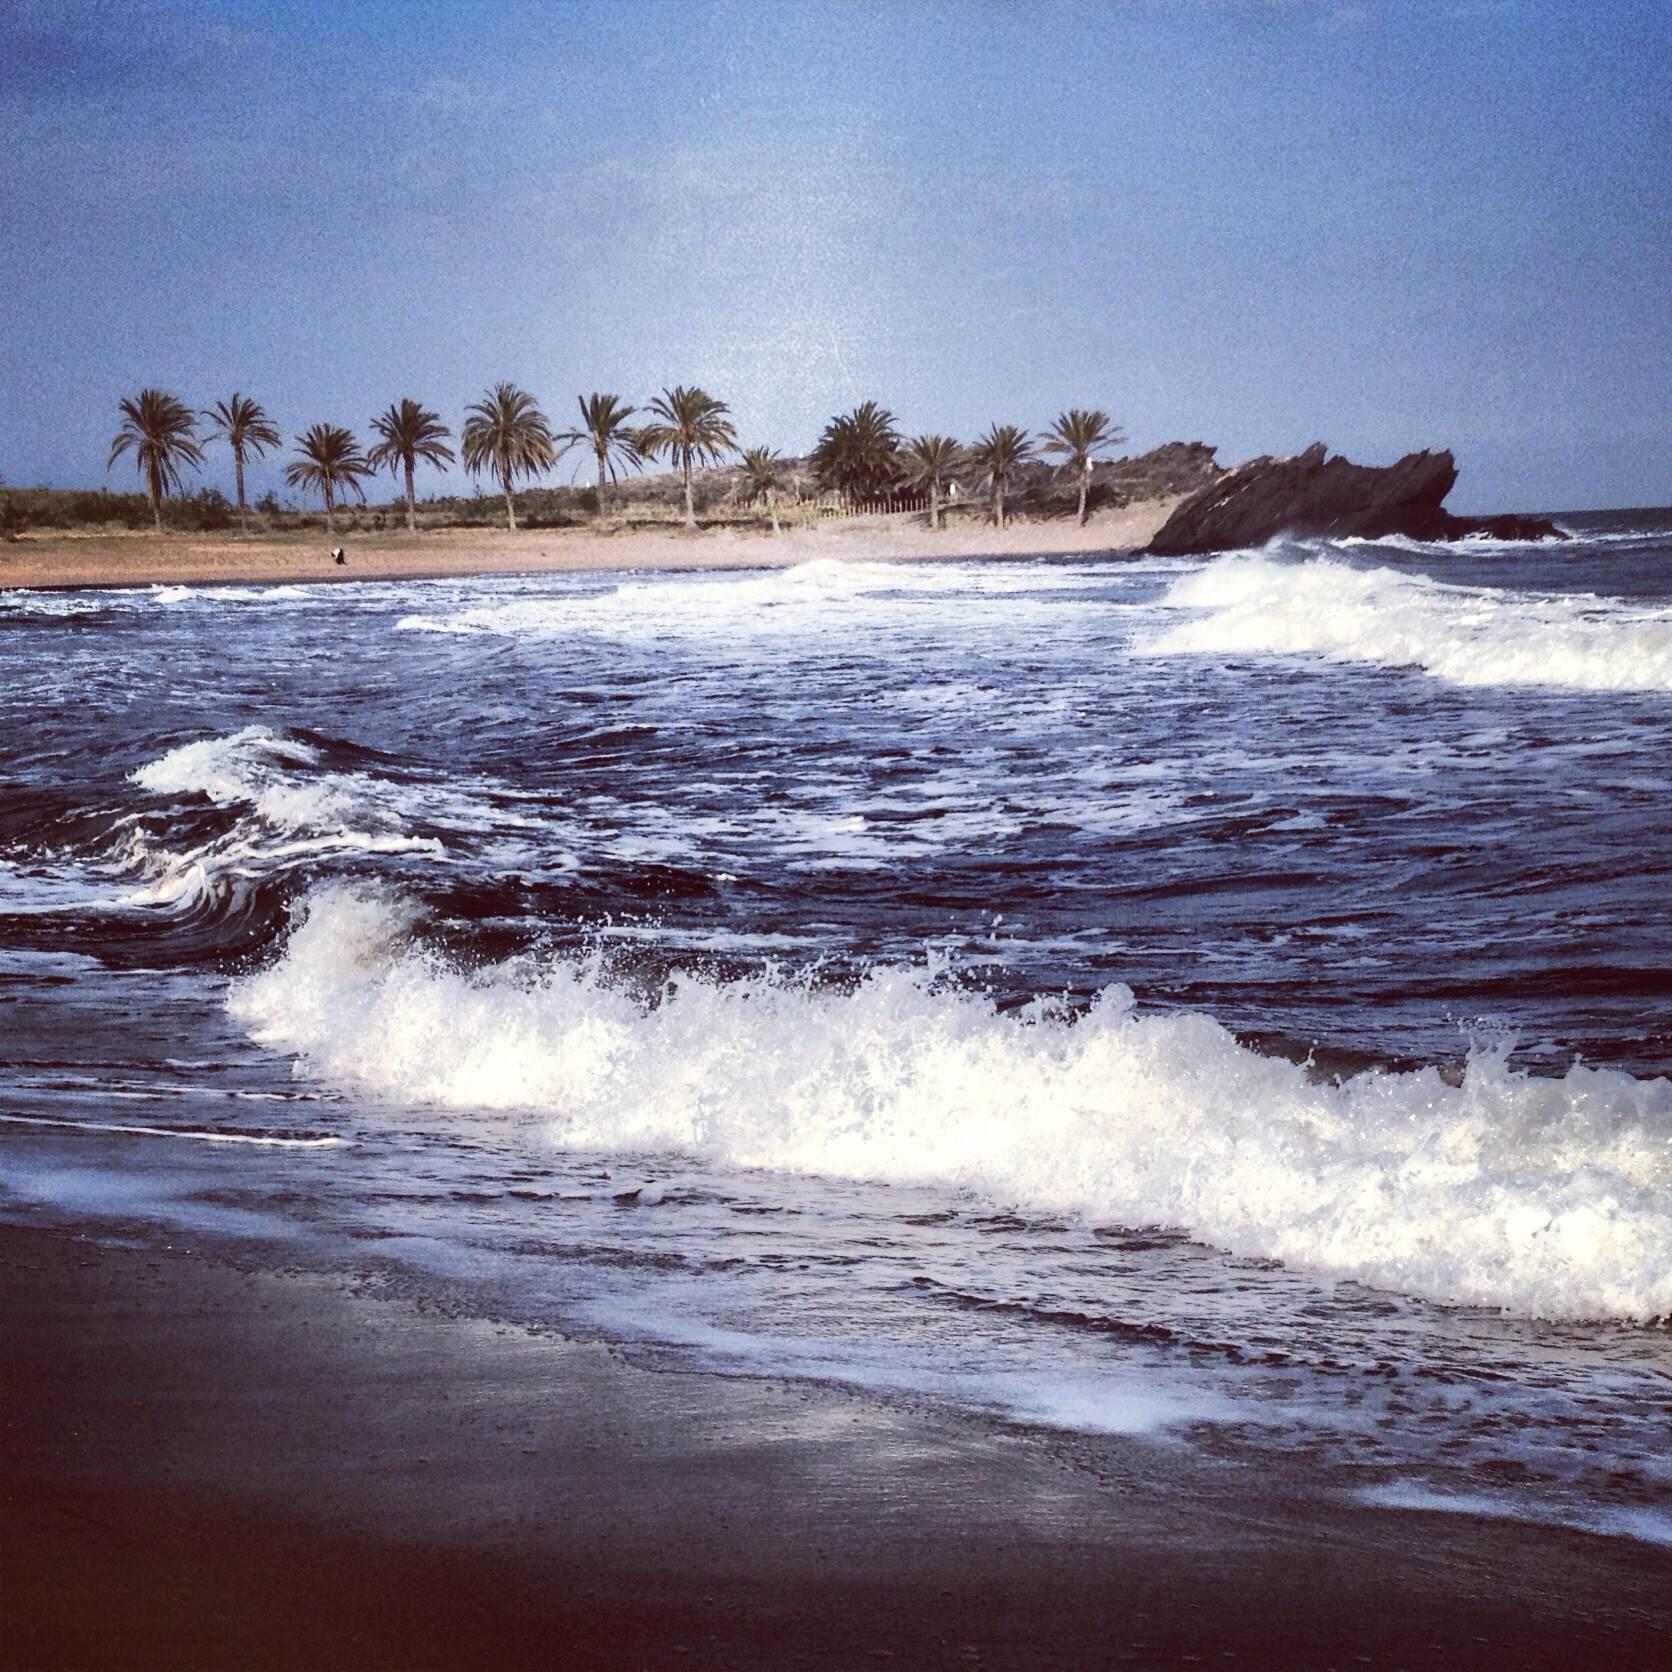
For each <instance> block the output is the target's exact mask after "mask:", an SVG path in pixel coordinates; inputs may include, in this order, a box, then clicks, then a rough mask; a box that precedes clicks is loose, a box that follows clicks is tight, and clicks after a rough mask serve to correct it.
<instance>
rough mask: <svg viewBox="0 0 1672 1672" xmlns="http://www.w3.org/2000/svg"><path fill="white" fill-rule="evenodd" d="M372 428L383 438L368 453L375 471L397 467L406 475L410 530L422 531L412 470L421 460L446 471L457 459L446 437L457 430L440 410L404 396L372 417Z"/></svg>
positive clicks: (392, 473)
mask: <svg viewBox="0 0 1672 1672" xmlns="http://www.w3.org/2000/svg"><path fill="white" fill-rule="evenodd" d="M372 428H373V429H374V430H376V431H377V433H378V434H379V435H380V436H381V437H382V438H383V439H382V440H381V441H379V442H378V444H377V445H376V446H375V447H374V448H372V450H371V451H370V452H369V453H368V454H367V455H366V460H367V462H368V463H369V464H370V465H371V467H372V469H373V470H387V471H388V472H389V474H390V475H391V476H393V475H394V474H395V472H396V471H397V470H401V471H403V472H404V473H405V475H406V531H407V533H408V534H416V533H417V532H418V501H417V497H416V496H415V495H414V493H413V491H412V472H413V468H414V467H415V466H416V464H417V462H418V460H419V459H422V460H424V462H425V463H426V464H433V465H435V466H436V467H437V468H439V469H441V470H445V469H446V468H447V467H448V465H450V464H451V463H452V462H453V449H452V448H451V447H449V446H448V445H447V443H446V441H445V440H444V439H443V437H445V436H449V435H451V434H452V433H453V432H452V431H451V430H450V429H448V428H447V426H446V425H445V424H443V423H442V421H441V414H440V413H439V412H431V411H430V409H429V408H428V407H427V406H420V405H419V404H418V403H417V402H416V401H413V400H407V399H406V398H404V397H403V398H402V400H401V404H400V405H399V406H394V405H391V406H390V407H389V408H388V410H387V411H385V412H382V413H380V414H379V415H378V416H377V417H376V418H374V419H372Z"/></svg>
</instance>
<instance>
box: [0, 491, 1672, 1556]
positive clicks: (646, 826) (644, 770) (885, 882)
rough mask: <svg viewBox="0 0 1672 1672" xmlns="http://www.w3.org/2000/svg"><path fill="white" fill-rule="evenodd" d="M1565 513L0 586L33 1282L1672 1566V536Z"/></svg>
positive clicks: (1661, 527)
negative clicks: (1568, 1542) (604, 1363)
mask: <svg viewBox="0 0 1672 1672" xmlns="http://www.w3.org/2000/svg"><path fill="white" fill-rule="evenodd" d="M1558 520H1559V521H1560V522H1561V524H1562V525H1563V526H1564V527H1565V528H1567V529H1568V530H1569V532H1570V533H1571V534H1572V536H1573V538H1572V539H1570V540H1566V541H1560V542H1556V541H1548V542H1542V543H1537V544H1509V543H1503V542H1495V541H1491V540H1485V539H1474V540H1468V541H1464V542H1462V543H1460V544H1456V545H1450V546H1425V545H1420V544H1414V543H1409V542H1400V541H1379V542H1365V541H1351V540H1349V541H1343V542H1339V543H1330V542H1321V541H1314V542H1294V541H1288V542H1277V543H1274V544H1273V545H1271V546H1269V547H1267V548H1265V549H1261V550H1249V551H1241V552H1232V553H1227V554H1223V555H1220V556H1216V557H1212V558H1203V559H1165V560H1163V559H1155V558H1149V557H1144V556H1131V555H1121V554H1115V553H1105V554H1095V555H1091V556H1084V555H1081V556H1065V557H1033V558H1016V559H989V560H979V561H975V560H972V561H934V562H928V561H902V562H864V561H844V560H834V559H820V560H817V561H810V562H804V563H801V564H799V565H797V566H794V567H787V568H762V569H758V570H736V571H732V570H714V571H701V572H696V571H686V572H677V573H666V572H664V573H656V572H631V573H621V574H610V575H602V574H565V575H529V576H495V577H491V578H478V579H468V580H437V581H428V582H424V581H402V582H399V583H376V582H360V583H355V584H350V585H336V584H328V583H324V582H321V583H319V584H305V585H283V586H238V587H227V586H193V587H178V586H164V587H129V588H112V589H108V590H84V591H63V592H45V591H39V592H31V591H23V590H10V591H5V592H0V740H3V742H4V749H5V757H4V761H5V764H4V778H3V785H4V788H3V796H0V1221H4V1222H7V1223H11V1224H19V1225H33V1226H49V1227H54V1228H56V1229H58V1230H60V1231H63V1232H68V1233H73V1234H76V1235H79V1236H82V1237H85V1238H88V1239H91V1240H92V1241H93V1242H95V1243H102V1244H108V1245H111V1246H118V1247H131V1248H141V1249H162V1248H169V1249H173V1250H175V1251H177V1252H178V1251H182V1250H190V1251H192V1252H193V1253H196V1254H201V1255H203V1256H205V1257H210V1258H224V1259H234V1260H238V1261H241V1262H246V1263H254V1264H256V1265H258V1266H263V1267H270V1268H273V1269H276V1270H277V1269H284V1270H293V1269H303V1270H313V1271H320V1272H326V1273H337V1274H343V1275H344V1276H346V1277H348V1278H349V1279H351V1280H352V1281H353V1282H355V1283H357V1284H359V1285H361V1286H362V1287H364V1288H366V1289H367V1290H369V1291H371V1292H373V1293H378V1294H387V1295H390V1296H397V1297H404V1298H406V1299H408V1300H410V1301H416V1302H418V1303H421V1304H423V1305H425V1306H429V1307H434V1308H438V1309H442V1310H445V1311H449V1312H452V1313H456V1314H460V1315H466V1316H472V1317H479V1318H484V1319H493V1320H497V1321H499V1322H501V1323H502V1324H504V1325H506V1326H509V1327H521V1328H527V1329H532V1330H537V1331H548V1332H553V1333H556V1334H560V1335H564V1336H568V1337H573V1338H578V1339H584V1340H591V1341H602V1342H608V1343H611V1344H613V1345H614V1347H615V1348H616V1350H617V1351H619V1352H621V1353H624V1354H626V1355H628V1356H629V1357H630V1358H631V1359H633V1360H634V1361H636V1362H638V1363H640V1364H642V1365H644V1366H646V1367H648V1368H650V1369H652V1370H664V1369H665V1370H674V1371H679V1372H683V1373H688V1374H701V1375H710V1376H716V1377H761V1378H771V1379H775V1380H777V1381H780V1382H788V1383H791V1384H798V1383H819V1384H825V1385H829V1386H834V1387H837V1388H841V1389H846V1390H851V1392H852V1393H853V1394H854V1395H855V1396H856V1397H863V1398H866V1399H874V1400H880V1401H885V1402H897V1403H900V1404H903V1405H907V1406H910V1407H912V1408H914V1409H927V1410H929V1411H931V1412H938V1413H943V1414H944V1415H945V1418H946V1420H947V1421H948V1422H957V1423H973V1424H977V1425H981V1426H986V1427H990V1428H992V1429H994V1430H996V1431H1000V1432H1002V1433H1004V1434H1006V1435H1017V1434H1021V1435H1035V1436H1044V1437H1046V1438H1049V1437H1052V1436H1057V1437H1063V1436H1068V1437H1077V1438H1078V1440H1080V1441H1083V1442H1085V1443H1094V1442H1095V1443H1100V1444H1112V1443H1114V1441H1113V1439H1112V1438H1111V1437H1118V1443H1119V1444H1120V1445H1121V1446H1124V1447H1126V1448H1128V1450H1129V1451H1130V1450H1131V1448H1140V1449H1142V1448H1152V1449H1153V1450H1154V1451H1156V1452H1157V1453H1158V1454H1161V1453H1165V1454H1166V1455H1168V1456H1172V1457H1182V1458H1194V1459H1197V1460H1200V1461H1202V1462H1203V1463H1204V1466H1208V1465H1211V1466H1212V1467H1213V1468H1214V1469H1217V1470H1220V1471H1225V1472H1227V1476H1226V1478H1230V1479H1246V1480H1247V1481H1249V1482H1250V1483H1257V1482H1259V1481H1261V1480H1269V1479H1271V1478H1275V1477H1277V1476H1281V1478H1283V1479H1284V1480H1286V1481H1288V1482H1290V1483H1291V1486H1290V1489H1291V1490H1292V1491H1294V1492H1296V1493H1303V1494H1311V1495H1312V1496H1314V1497H1315V1498H1316V1499H1317V1500H1318V1501H1319V1502H1320V1503H1329V1504H1334V1505H1337V1506H1341V1505H1349V1506H1350V1505H1354V1504H1374V1505H1378V1506H1383V1507H1392V1508H1395V1509H1406V1510H1411V1511H1423V1512H1430V1513H1433V1512H1444V1513H1450V1514H1455V1515H1466V1516H1472V1517H1486V1518H1495V1519H1497V1520H1500V1521H1502V1522H1503V1523H1505V1524H1506V1526H1508V1525H1511V1524H1529V1523H1530V1524H1538V1525H1548V1526H1558V1527H1562V1528H1568V1529H1575V1530H1578V1531H1581V1532H1585V1533H1591V1534H1596V1535H1599V1536H1607V1537H1611V1538H1617V1539H1625V1540H1634V1541H1638V1542H1639V1543H1645V1542H1646V1543H1651V1544H1658V1545H1662V1546H1667V1545H1672V1448H1669V1446H1668V1435H1669V1433H1672V1326H1669V1321H1668V1320H1669V1316H1672V1079H1669V1078H1668V1076H1669V1075H1672V932H1669V931H1672V793H1669V792H1672V776H1669V769H1672V511H1631V512H1612V513H1607V514H1590V515H1582V516H1578V515H1576V516H1564V517H1561V518H1559V519H1558ZM7 1350H8V1351H13V1352H26V1351H27V1343H26V1342H19V1341H16V1340H14V1341H12V1342H10V1343H9V1345H8V1349H7Z"/></svg>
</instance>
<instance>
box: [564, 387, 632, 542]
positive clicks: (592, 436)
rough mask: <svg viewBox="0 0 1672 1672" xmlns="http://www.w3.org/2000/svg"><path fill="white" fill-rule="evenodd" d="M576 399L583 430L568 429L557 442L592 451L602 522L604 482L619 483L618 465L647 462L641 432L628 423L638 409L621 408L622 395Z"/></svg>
mask: <svg viewBox="0 0 1672 1672" xmlns="http://www.w3.org/2000/svg"><path fill="white" fill-rule="evenodd" d="M575 399H576V400H577V401H578V402H579V403H580V409H581V428H580V429H578V430H565V431H564V432H563V433H562V435H560V436H558V438H557V439H558V440H559V441H561V442H562V443H563V444H564V448H565V451H567V450H568V448H570V447H579V446H582V445H585V446H588V447H590V448H591V449H592V452H593V456H594V457H595V458H596V459H597V461H598V520H599V521H600V522H602V521H603V518H604V483H605V481H606V480H608V481H611V482H615V481H619V480H620V474H621V473H620V469H619V468H618V467H619V466H622V465H630V466H631V467H632V468H633V469H634V470H637V469H638V468H639V466H640V465H642V464H643V463H644V455H643V454H642V453H641V452H640V451H639V432H638V431H637V430H634V429H630V428H629V427H628V424H627V420H628V419H629V418H631V417H632V416H633V414H634V413H635V412H637V411H638V408H637V407H633V406H622V405H621V404H620V400H621V397H620V396H619V395H597V394H594V395H577V396H576V397H575Z"/></svg>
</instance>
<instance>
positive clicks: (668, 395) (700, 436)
mask: <svg viewBox="0 0 1672 1672" xmlns="http://www.w3.org/2000/svg"><path fill="white" fill-rule="evenodd" d="M729 411H730V408H729V407H727V405H726V403H725V402H724V401H718V400H716V399H715V398H714V397H713V396H712V395H711V394H709V393H708V391H707V390H706V389H695V388H687V387H686V386H685V385H684V384H680V385H679V387H678V388H675V389H664V390H663V391H662V393H661V394H660V395H658V396H657V398H656V399H655V400H653V401H652V402H651V403H650V413H651V417H652V420H653V421H652V422H651V423H649V424H647V425H646V426H645V427H644V428H643V429H642V430H640V431H639V434H638V449H639V451H640V452H641V453H642V454H644V455H645V456H646V457H647V458H657V457H659V456H660V455H662V454H664V453H666V454H667V456H668V457H669V459H671V460H672V461H673V463H674V464H676V465H677V466H678V467H679V469H680V471H681V473H682V474H683V476H684V478H685V526H686V527H687V528H695V527H696V526H697V512H696V507H695V506H694V504H693V503H692V499H691V466H692V465H693V464H694V463H702V464H718V463H719V462H720V460H721V459H723V458H724V457H725V456H726V454H728V453H735V452H736V451H737V432H736V430H734V429H733V428H732V425H731V420H730V418H728V417H727V413H728V412H729Z"/></svg>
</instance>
